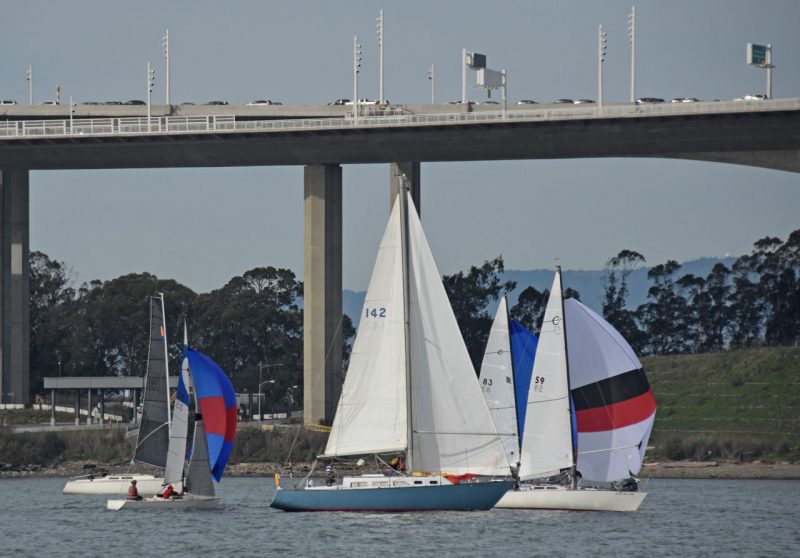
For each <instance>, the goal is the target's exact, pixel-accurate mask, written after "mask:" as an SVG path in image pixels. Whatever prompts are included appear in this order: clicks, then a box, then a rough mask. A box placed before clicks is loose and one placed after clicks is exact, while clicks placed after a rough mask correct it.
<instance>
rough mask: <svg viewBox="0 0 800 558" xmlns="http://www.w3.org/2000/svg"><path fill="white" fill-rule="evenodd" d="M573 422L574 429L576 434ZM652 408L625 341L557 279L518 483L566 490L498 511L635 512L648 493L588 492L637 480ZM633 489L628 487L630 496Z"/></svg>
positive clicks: (515, 496)
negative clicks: (600, 485)
mask: <svg viewBox="0 0 800 558" xmlns="http://www.w3.org/2000/svg"><path fill="white" fill-rule="evenodd" d="M573 416H574V417H575V421H576V424H575V427H573ZM654 419H655V400H654V399H653V396H652V391H651V390H650V385H649V383H648V382H647V379H646V377H645V376H644V372H643V371H642V366H641V363H640V362H639V360H638V358H636V355H635V354H634V353H633V350H632V349H631V348H630V346H629V345H628V343H627V342H626V341H625V340H624V339H623V338H622V336H621V335H619V333H618V332H617V331H616V330H615V329H614V328H613V327H612V326H611V325H610V324H608V323H607V322H606V321H605V320H603V319H602V318H601V317H600V316H598V315H597V314H595V313H594V312H592V311H591V310H589V309H588V308H587V307H586V306H584V305H583V304H581V303H580V302H578V301H577V300H574V299H569V300H567V301H564V300H563V295H562V286H561V270H560V269H558V270H557V271H556V276H555V279H554V281H553V287H552V289H551V291H550V299H549V301H548V304H547V308H546V310H545V316H544V321H543V324H542V330H541V333H540V336H539V347H538V349H537V352H536V360H535V362H534V367H533V378H532V380H531V385H530V390H529V392H528V402H527V413H526V417H525V434H524V436H523V440H522V450H521V466H520V471H519V473H520V478H521V479H523V480H528V481H530V480H534V479H544V478H547V477H553V476H556V475H563V478H564V479H565V482H564V483H562V484H553V483H550V484H544V483H523V484H522V485H521V486H520V487H519V488H518V489H515V490H511V491H509V492H508V493H507V494H506V495H505V496H503V498H502V499H501V500H500V502H498V504H497V507H501V508H537V509H563V510H596V511H636V510H637V509H638V507H639V505H640V504H641V503H642V501H643V500H644V498H645V497H646V495H647V494H646V493H644V492H637V491H634V490H628V489H618V488H619V487H620V486H621V485H614V484H612V485H611V486H610V487H609V488H596V487H592V488H584V487H581V486H579V483H578V480H579V479H581V480H582V481H583V482H586V481H593V482H603V483H616V482H620V481H624V480H626V479H632V478H633V477H634V476H635V475H636V474H638V472H639V470H640V468H641V463H642V460H643V458H644V451H645V448H646V447H647V440H648V438H649V436H650V431H651V429H652V425H653V421H654ZM633 487H635V481H632V480H628V483H627V484H626V488H633Z"/></svg>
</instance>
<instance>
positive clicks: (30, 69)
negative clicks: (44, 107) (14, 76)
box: [25, 64, 33, 105]
mask: <svg viewBox="0 0 800 558" xmlns="http://www.w3.org/2000/svg"><path fill="white" fill-rule="evenodd" d="M25 78H26V79H27V80H28V104H29V105H32V104H33V66H31V65H30V64H28V70H27V71H26V72H25Z"/></svg>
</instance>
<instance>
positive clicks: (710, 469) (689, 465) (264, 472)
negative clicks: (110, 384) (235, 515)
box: [0, 461, 800, 480]
mask: <svg viewBox="0 0 800 558" xmlns="http://www.w3.org/2000/svg"><path fill="white" fill-rule="evenodd" d="M89 464H90V463H89V462H86V461H68V462H64V463H60V464H58V465H56V466H51V467H46V466H43V465H39V464H30V465H24V466H11V465H8V464H5V463H0V478H15V477H73V476H77V475H83V474H85V473H86V471H87V470H86V469H84V467H85V466H86V465H89ZM310 466H311V464H310V463H295V464H293V467H292V470H291V473H292V474H293V475H294V476H301V475H304V474H306V472H307V471H308V468H309V467H310ZM96 468H97V470H106V471H108V472H109V473H124V472H127V471H129V468H128V465H127V464H126V463H96ZM139 470H141V469H139ZM278 471H280V472H281V474H282V475H284V476H287V475H288V474H289V471H288V470H287V469H285V468H284V467H283V466H282V464H280V463H232V464H230V465H228V468H227V470H226V472H225V474H226V476H231V477H271V476H272V475H273V474H275V472H278ZM338 471H339V472H340V473H345V472H347V471H343V470H341V468H338ZM143 472H145V471H143ZM146 472H154V471H146ZM640 476H641V478H643V479H646V478H651V479H783V480H800V463H797V462H786V461H784V462H777V463H764V462H760V461H754V462H751V463H737V462H723V461H667V462H657V463H646V464H645V465H644V467H643V468H642V471H641V475H640Z"/></svg>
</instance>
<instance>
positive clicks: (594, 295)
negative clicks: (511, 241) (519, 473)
mask: <svg viewBox="0 0 800 558" xmlns="http://www.w3.org/2000/svg"><path fill="white" fill-rule="evenodd" d="M734 261H736V258H699V259H696V260H690V261H688V262H684V263H683V264H681V269H680V270H679V271H678V274H677V275H678V277H681V276H683V275H685V274H687V273H692V274H694V275H698V276H702V277H705V276H707V275H708V273H709V272H710V271H711V268H713V267H714V265H715V264H717V263H720V262H721V263H724V264H725V265H727V266H728V267H730V266H731V265H732V264H733V262H734ZM649 270H650V268H649V267H641V268H639V269H636V270H634V271H633V273H631V276H630V277H629V279H628V287H629V292H630V295H629V296H628V307H629V308H636V307H637V306H639V305H640V304H643V303H644V302H646V300H647V291H648V289H649V288H650V281H649V280H648V279H647V272H648V271H649ZM563 273H564V288H567V287H572V288H573V289H575V290H576V291H578V292H579V293H580V294H581V301H582V302H583V303H584V304H586V305H587V306H589V307H590V308H592V309H593V310H595V311H596V312H598V313H599V312H600V311H601V309H602V304H603V290H604V288H605V286H604V285H603V280H604V278H605V273H606V272H605V270H602V269H598V270H581V269H579V270H564V272H563ZM503 278H504V279H505V280H512V281H516V282H517V288H516V289H514V290H513V291H512V292H511V294H510V296H509V302H510V303H511V305H512V306H513V305H514V304H516V302H517V298H518V297H519V294H520V293H521V292H522V291H523V290H525V289H526V288H527V287H528V286H530V285H533V286H534V287H536V288H537V289H539V290H540V291H542V290H544V289H549V288H550V285H551V284H552V283H553V270H551V269H531V270H527V271H524V270H516V269H514V270H506V272H505V274H504V276H503ZM365 296H366V292H365V291H359V292H356V291H351V290H348V289H345V290H344V293H343V298H342V306H343V310H344V313H345V314H347V315H348V316H350V318H352V320H353V325H355V326H356V327H358V321H359V318H360V317H361V309H362V307H363V306H364V297H365Z"/></svg>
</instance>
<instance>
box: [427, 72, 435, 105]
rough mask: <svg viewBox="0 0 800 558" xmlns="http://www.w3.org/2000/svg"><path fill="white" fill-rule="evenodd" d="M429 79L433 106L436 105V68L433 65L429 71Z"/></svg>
mask: <svg viewBox="0 0 800 558" xmlns="http://www.w3.org/2000/svg"><path fill="white" fill-rule="evenodd" d="M428 79H429V80H431V104H432V105H435V104H436V68H435V67H434V66H433V64H431V69H430V70H428Z"/></svg>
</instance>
